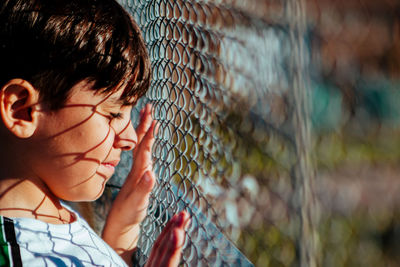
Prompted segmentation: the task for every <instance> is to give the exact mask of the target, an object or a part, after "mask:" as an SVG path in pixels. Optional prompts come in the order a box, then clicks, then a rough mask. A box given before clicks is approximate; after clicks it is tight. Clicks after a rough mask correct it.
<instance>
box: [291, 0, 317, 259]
mask: <svg viewBox="0 0 400 267" xmlns="http://www.w3.org/2000/svg"><path fill="white" fill-rule="evenodd" d="M286 16H287V18H288V22H289V32H290V43H291V49H292V57H291V66H290V67H289V81H290V82H291V86H290V89H291V93H292V94H291V100H292V101H293V107H294V110H293V116H292V118H293V120H292V126H293V131H292V133H293V140H294V141H295V151H296V152H295V153H296V158H297V163H296V164H295V165H294V166H293V170H292V182H293V186H294V192H295V194H296V195H295V197H294V198H293V201H294V202H295V203H293V205H294V207H295V208H296V210H297V212H298V214H299V217H300V229H299V230H300V233H299V235H298V242H297V246H298V249H299V253H300V266H309V267H316V266H319V265H320V264H319V249H318V232H317V231H318V229H317V218H318V214H319V211H318V204H317V199H316V197H315V192H314V179H315V170H314V169H313V164H312V156H311V153H312V144H311V125H310V123H311V121H310V105H309V101H310V92H309V90H310V83H309V71H308V67H309V65H308V64H309V63H308V62H309V56H310V55H309V52H308V49H307V47H306V44H305V41H306V30H307V29H306V22H305V2H304V1H303V0H300V1H298V0H288V1H287V2H286Z"/></svg>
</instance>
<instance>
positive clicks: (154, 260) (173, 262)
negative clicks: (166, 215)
mask: <svg viewBox="0 0 400 267" xmlns="http://www.w3.org/2000/svg"><path fill="white" fill-rule="evenodd" d="M189 224H190V218H189V215H188V214H187V212H185V211H181V212H180V213H179V214H176V215H174V217H172V219H171V220H170V221H169V222H168V223H167V225H166V226H165V228H164V229H163V231H162V232H161V234H160V235H159V237H158V238H157V240H156V242H155V243H154V246H153V249H152V251H151V254H150V257H149V259H148V261H147V263H146V267H159V266H163V267H164V266H168V267H172V266H178V264H179V262H180V258H181V253H182V247H183V244H184V241H185V230H186V229H187V227H188V226H189Z"/></svg>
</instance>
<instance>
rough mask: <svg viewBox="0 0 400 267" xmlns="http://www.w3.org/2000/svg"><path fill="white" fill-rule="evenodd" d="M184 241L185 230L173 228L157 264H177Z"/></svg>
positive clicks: (172, 265)
mask: <svg viewBox="0 0 400 267" xmlns="http://www.w3.org/2000/svg"><path fill="white" fill-rule="evenodd" d="M184 241H185V231H183V229H181V228H174V229H173V230H172V231H171V233H170V236H169V240H168V247H167V249H166V250H164V253H163V254H162V256H161V259H160V263H159V264H158V266H165V267H167V266H168V267H175V266H178V264H179V262H180V259H181V253H182V246H183V243H184Z"/></svg>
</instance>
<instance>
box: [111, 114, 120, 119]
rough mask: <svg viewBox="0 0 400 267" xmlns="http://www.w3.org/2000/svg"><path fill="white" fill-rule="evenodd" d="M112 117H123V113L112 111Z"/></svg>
mask: <svg viewBox="0 0 400 267" xmlns="http://www.w3.org/2000/svg"><path fill="white" fill-rule="evenodd" d="M110 117H111V118H113V119H120V118H122V113H120V112H118V113H112V112H111V113H110Z"/></svg>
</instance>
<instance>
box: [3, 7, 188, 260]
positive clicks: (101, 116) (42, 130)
mask: <svg viewBox="0 0 400 267" xmlns="http://www.w3.org/2000/svg"><path fill="white" fill-rule="evenodd" d="M0 25H1V27H0V66H1V67H0V68H1V69H0V114H1V123H0V146H1V152H0V226H1V228H2V231H1V233H0V242H1V247H0V248H1V249H0V265H1V266H21V265H22V264H23V265H26V266H94V265H95V266H99V265H101V266H125V265H126V263H127V264H131V256H132V254H133V252H134V250H135V247H136V243H137V239H138V234H139V224H140V222H141V221H142V220H143V218H144V216H145V213H146V208H147V205H148V198H149V194H150V191H151V189H152V188H153V185H154V181H155V178H154V174H153V172H152V165H151V147H152V144H153V142H154V136H153V132H154V130H155V122H154V121H152V119H151V114H150V113H151V107H150V106H146V107H145V108H144V109H143V110H142V111H141V119H140V124H139V126H138V128H137V130H136V132H135V130H134V129H133V127H132V124H131V121H130V112H131V109H132V106H133V105H134V104H135V102H136V101H137V99H138V98H139V97H141V96H142V95H143V94H144V93H145V92H146V90H147V89H148V87H149V80H150V63H149V59H148V56H147V53H146V49H145V46H144V42H143V40H142V37H141V35H140V33H139V29H138V27H137V25H136V24H135V23H134V22H133V20H132V19H131V18H130V17H129V15H128V14H127V13H126V12H125V11H124V10H123V9H122V8H121V7H120V6H119V5H118V4H117V3H116V2H115V1H114V0H2V1H1V3H0ZM132 149H134V163H133V166H132V170H131V172H130V174H129V175H128V177H127V179H126V182H125V183H124V185H123V187H122V189H121V191H120V193H119V194H118V196H117V198H116V200H115V202H114V203H113V207H112V209H111V211H110V213H109V216H108V217H107V220H106V224H105V227H104V230H103V233H102V239H101V238H100V237H98V236H96V235H95V234H94V232H93V231H92V230H91V229H90V228H89V227H88V225H87V223H86V222H85V221H84V220H83V219H82V218H81V217H80V216H79V215H78V214H77V213H76V212H74V211H73V210H72V209H71V208H69V207H68V206H66V205H65V204H63V203H62V200H67V201H89V200H95V199H97V198H98V197H99V196H100V195H101V194H102V192H103V190H104V186H105V183H106V182H107V180H108V179H109V178H110V177H111V175H112V174H113V172H114V168H115V166H116V165H117V164H118V162H119V158H120V153H121V151H122V150H132ZM188 223H189V218H188V214H187V213H185V212H181V213H180V214H178V215H176V216H174V217H173V219H172V220H171V221H170V222H169V223H168V225H167V226H166V227H165V228H164V231H163V232H162V233H161V234H160V237H159V238H158V240H157V241H156V243H155V245H154V248H153V251H152V253H151V255H150V257H149V260H148V262H147V266H176V265H178V264H179V259H180V254H181V246H182V243H183V239H184V230H185V227H187V225H188ZM111 248H112V249H111ZM117 254H118V255H119V256H120V257H119V256H118V255H117ZM121 258H122V259H123V260H124V261H125V262H124V261H123V260H122V259H121Z"/></svg>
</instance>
